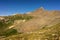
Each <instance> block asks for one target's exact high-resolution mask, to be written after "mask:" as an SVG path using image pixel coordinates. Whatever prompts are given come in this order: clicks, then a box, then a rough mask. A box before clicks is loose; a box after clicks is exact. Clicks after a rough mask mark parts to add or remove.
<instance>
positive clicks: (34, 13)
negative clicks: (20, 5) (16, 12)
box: [30, 7, 44, 16]
mask: <svg viewBox="0 0 60 40" xmlns="http://www.w3.org/2000/svg"><path fill="white" fill-rule="evenodd" d="M43 12H44V8H43V7H40V8H38V9H37V10H35V11H33V12H31V13H30V14H31V15H32V16H38V15H39V16H40V15H41V14H42V13H43Z"/></svg>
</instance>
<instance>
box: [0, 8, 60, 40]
mask: <svg viewBox="0 0 60 40" xmlns="http://www.w3.org/2000/svg"><path fill="white" fill-rule="evenodd" d="M0 40H60V11H58V10H52V11H48V10H44V9H43V8H39V9H37V10H35V11H32V12H27V13H25V14H15V15H9V16H0Z"/></svg>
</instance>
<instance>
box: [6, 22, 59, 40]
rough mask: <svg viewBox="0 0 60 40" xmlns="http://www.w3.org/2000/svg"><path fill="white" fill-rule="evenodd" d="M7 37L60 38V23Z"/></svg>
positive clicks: (22, 39) (16, 39) (30, 39)
mask: <svg viewBox="0 0 60 40" xmlns="http://www.w3.org/2000/svg"><path fill="white" fill-rule="evenodd" d="M5 39H6V40H7V39H11V40H60V23H58V24H56V25H53V26H51V27H47V26H46V27H45V28H42V29H41V30H36V31H35V32H29V33H22V34H17V35H13V36H9V37H7V38H5Z"/></svg>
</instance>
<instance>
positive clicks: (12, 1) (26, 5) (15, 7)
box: [0, 0, 60, 15]
mask: <svg viewBox="0 0 60 40" xmlns="http://www.w3.org/2000/svg"><path fill="white" fill-rule="evenodd" d="M41 6H42V7H44V8H45V9H46V10H60V0H0V15H11V14H15V13H25V12H29V11H34V10H36V9H38V8H40V7H41Z"/></svg>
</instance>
